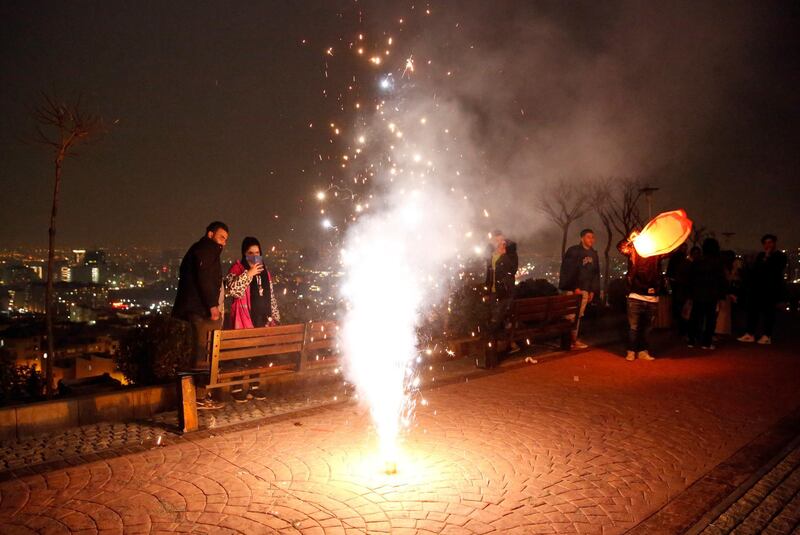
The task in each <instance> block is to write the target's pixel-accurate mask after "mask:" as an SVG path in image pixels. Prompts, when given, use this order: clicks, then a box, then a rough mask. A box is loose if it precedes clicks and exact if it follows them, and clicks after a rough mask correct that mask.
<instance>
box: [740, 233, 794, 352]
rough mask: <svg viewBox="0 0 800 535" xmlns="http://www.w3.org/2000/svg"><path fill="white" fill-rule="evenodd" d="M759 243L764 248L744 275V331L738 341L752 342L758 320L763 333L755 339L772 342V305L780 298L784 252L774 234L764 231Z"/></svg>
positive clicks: (782, 289) (773, 320)
mask: <svg viewBox="0 0 800 535" xmlns="http://www.w3.org/2000/svg"><path fill="white" fill-rule="evenodd" d="M761 245H762V246H763V247H764V251H763V252H761V253H758V256H756V259H755V262H754V263H753V266H752V268H751V269H750V274H749V277H748V278H747V279H746V280H747V284H746V290H747V291H746V299H747V303H746V305H747V332H746V333H745V334H744V336H742V337H740V338H739V341H740V342H754V341H755V340H756V338H755V334H756V331H758V325H759V320H761V324H762V334H761V338H759V339H758V343H759V344H771V343H772V330H773V327H774V326H775V309H776V307H777V306H778V303H779V302H780V301H781V299H782V298H783V292H784V280H783V274H784V271H786V255H785V254H783V253H782V252H781V251H779V250H778V237H777V236H775V235H774V234H765V235H764V237H763V238H761Z"/></svg>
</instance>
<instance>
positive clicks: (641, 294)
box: [617, 231, 664, 361]
mask: <svg viewBox="0 0 800 535" xmlns="http://www.w3.org/2000/svg"><path fill="white" fill-rule="evenodd" d="M634 237H636V231H634V232H633V233H631V235H630V236H629V237H627V238H624V239H623V240H621V241H620V242H619V243H618V244H617V250H618V251H619V252H620V253H622V254H623V255H625V256H626V257H627V258H628V272H627V273H626V274H625V282H626V285H627V293H628V298H627V308H628V344H627V351H626V354H625V359H626V360H629V361H632V360H636V359H637V358H639V359H640V360H655V359H654V357H652V356H651V355H650V345H649V336H650V331H651V330H652V329H653V324H654V323H655V318H656V312H657V311H658V298H659V294H660V293H661V290H662V288H663V285H664V283H663V278H662V275H661V258H662V257H661V256H651V257H648V258H645V257H643V256H640V255H639V253H638V252H637V251H636V248H635V247H634V246H633V238H634Z"/></svg>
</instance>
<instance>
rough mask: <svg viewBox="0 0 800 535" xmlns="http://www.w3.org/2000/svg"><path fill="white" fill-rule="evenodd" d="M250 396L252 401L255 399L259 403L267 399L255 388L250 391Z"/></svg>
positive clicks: (263, 393)
mask: <svg viewBox="0 0 800 535" xmlns="http://www.w3.org/2000/svg"><path fill="white" fill-rule="evenodd" d="M250 395H251V396H252V397H253V399H257V400H259V401H264V400H265V399H267V394H266V393H265V392H264V391H263V390H261V388H259V387H257V386H255V387H253V388H251V389H250Z"/></svg>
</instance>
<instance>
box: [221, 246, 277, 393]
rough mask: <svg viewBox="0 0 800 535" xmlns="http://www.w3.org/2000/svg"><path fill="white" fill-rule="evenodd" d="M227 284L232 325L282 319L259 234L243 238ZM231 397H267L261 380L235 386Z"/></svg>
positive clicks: (263, 323)
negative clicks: (257, 236)
mask: <svg viewBox="0 0 800 535" xmlns="http://www.w3.org/2000/svg"><path fill="white" fill-rule="evenodd" d="M224 284H225V293H226V294H227V295H229V296H231V297H233V302H232V303H231V313H230V319H229V321H228V323H229V327H230V328H233V329H253V328H258V327H266V326H273V325H277V324H278V323H280V321H281V316H280V311H279V310H278V303H277V300H276V299H275V292H274V290H273V287H272V274H271V273H270V272H269V271H268V270H267V268H266V267H265V265H264V259H263V257H262V256H261V244H260V243H259V241H258V240H257V239H256V238H253V237H251V236H248V237H246V238H245V239H244V240H242V257H241V258H240V259H239V260H237V261H236V262H234V264H233V265H232V266H231V268H230V270H228V274H227V275H226V276H225V280H224ZM231 397H233V399H234V401H236V402H238V403H244V402H246V401H248V400H249V399H251V398H255V399H265V398H266V396H265V395H264V393H263V392H262V390H261V389H260V388H259V384H258V382H253V383H251V384H249V385H237V386H234V387H233V388H232V390H231Z"/></svg>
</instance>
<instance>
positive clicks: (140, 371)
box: [116, 315, 192, 385]
mask: <svg viewBox="0 0 800 535" xmlns="http://www.w3.org/2000/svg"><path fill="white" fill-rule="evenodd" d="M191 360H192V341H191V328H190V326H189V323H188V322H185V321H181V320H177V319H174V318H172V317H170V316H165V315H155V316H151V317H149V318H148V319H147V320H146V321H145V323H143V324H142V325H141V326H140V327H138V328H136V329H133V330H132V331H131V332H130V333H128V335H127V336H126V337H125V338H124V339H123V340H122V342H121V343H120V349H119V352H118V353H117V357H116V361H117V366H118V367H119V369H120V371H122V373H123V375H125V378H126V379H127V380H128V381H130V382H131V383H134V384H137V385H149V384H156V383H161V382H164V381H168V380H171V379H175V378H176V377H177V374H178V372H179V371H181V370H185V369H187V368H189V366H190V365H191Z"/></svg>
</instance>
